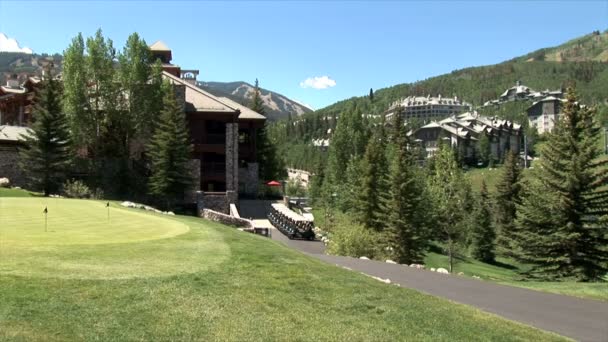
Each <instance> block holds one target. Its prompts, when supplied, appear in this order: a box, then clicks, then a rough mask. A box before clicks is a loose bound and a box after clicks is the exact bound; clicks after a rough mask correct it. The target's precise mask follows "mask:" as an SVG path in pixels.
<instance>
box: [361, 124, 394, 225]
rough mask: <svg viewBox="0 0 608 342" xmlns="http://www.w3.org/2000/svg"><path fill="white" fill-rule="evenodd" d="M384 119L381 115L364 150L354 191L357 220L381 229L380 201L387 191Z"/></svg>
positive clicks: (382, 222)
mask: <svg viewBox="0 0 608 342" xmlns="http://www.w3.org/2000/svg"><path fill="white" fill-rule="evenodd" d="M384 120H385V119H384V117H383V118H382V123H381V124H380V126H379V127H377V128H376V131H375V133H374V134H373V135H372V138H371V139H370V141H369V143H368V145H367V148H366V150H365V155H364V156H363V160H362V163H361V175H360V183H361V186H360V188H359V189H358V191H357V192H356V193H355V196H356V201H355V211H356V214H357V215H356V216H357V217H358V220H359V221H360V222H361V223H362V224H363V226H365V227H367V228H373V229H376V230H381V229H382V227H384V225H385V220H384V217H383V216H384V215H383V212H382V208H381V203H382V200H383V198H384V197H385V196H386V193H387V192H388V183H387V179H386V174H387V173H388V172H389V170H388V165H387V161H386V155H385V150H386V137H385V130H384V123H385V121H384Z"/></svg>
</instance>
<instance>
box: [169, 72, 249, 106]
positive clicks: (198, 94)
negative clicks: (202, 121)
mask: <svg viewBox="0 0 608 342" xmlns="http://www.w3.org/2000/svg"><path fill="white" fill-rule="evenodd" d="M163 77H164V78H165V79H167V80H169V82H171V83H172V84H179V85H184V86H185V88H186V112H224V113H238V112H239V110H238V109H237V108H236V107H232V106H231V105H229V104H227V103H225V102H224V101H222V100H220V99H219V98H217V97H215V96H213V95H211V94H209V93H208V92H206V91H204V90H202V89H200V88H199V87H197V86H194V85H192V84H190V83H188V82H186V81H184V80H182V79H181V78H179V77H176V76H174V75H172V74H170V73H168V72H166V71H163Z"/></svg>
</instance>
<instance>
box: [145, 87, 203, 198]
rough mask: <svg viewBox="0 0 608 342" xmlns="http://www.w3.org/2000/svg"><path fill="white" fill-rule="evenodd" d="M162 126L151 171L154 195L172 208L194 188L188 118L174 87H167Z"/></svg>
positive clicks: (154, 139) (153, 148)
mask: <svg viewBox="0 0 608 342" xmlns="http://www.w3.org/2000/svg"><path fill="white" fill-rule="evenodd" d="M163 88H164V93H165V94H164V98H163V104H164V108H163V110H162V112H161V115H160V118H159V122H158V124H157V126H156V129H155V131H154V135H153V137H152V141H151V143H150V146H149V151H150V160H151V169H152V170H151V171H152V175H151V177H150V193H151V194H152V195H155V196H159V197H161V198H164V199H165V202H164V203H163V204H164V205H166V207H167V208H169V207H171V206H172V204H173V203H174V201H175V200H178V199H179V198H181V197H182V196H183V195H184V191H186V190H187V189H188V188H190V187H191V185H192V177H191V175H190V170H189V167H188V163H189V161H190V154H191V151H192V145H191V143H190V136H189V133H188V129H187V127H186V115H185V113H184V112H183V111H182V110H181V108H180V106H179V104H178V103H177V101H176V99H175V93H174V90H173V87H172V86H171V85H170V84H168V83H167V84H165V85H164V86H163Z"/></svg>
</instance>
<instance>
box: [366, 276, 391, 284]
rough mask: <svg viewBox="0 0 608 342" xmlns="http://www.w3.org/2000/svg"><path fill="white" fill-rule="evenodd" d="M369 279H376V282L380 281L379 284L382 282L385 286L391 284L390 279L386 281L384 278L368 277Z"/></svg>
mask: <svg viewBox="0 0 608 342" xmlns="http://www.w3.org/2000/svg"><path fill="white" fill-rule="evenodd" d="M370 277H372V278H374V279H376V280H378V281H381V282H383V283H385V284H390V283H391V280H390V279H388V278H386V279H382V278H379V277H374V276H370Z"/></svg>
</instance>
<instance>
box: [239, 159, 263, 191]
mask: <svg viewBox="0 0 608 342" xmlns="http://www.w3.org/2000/svg"><path fill="white" fill-rule="evenodd" d="M259 181H260V179H259V166H258V163H247V167H246V168H245V167H241V168H239V194H243V195H246V196H251V197H256V196H257V194H258V183H259Z"/></svg>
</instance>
